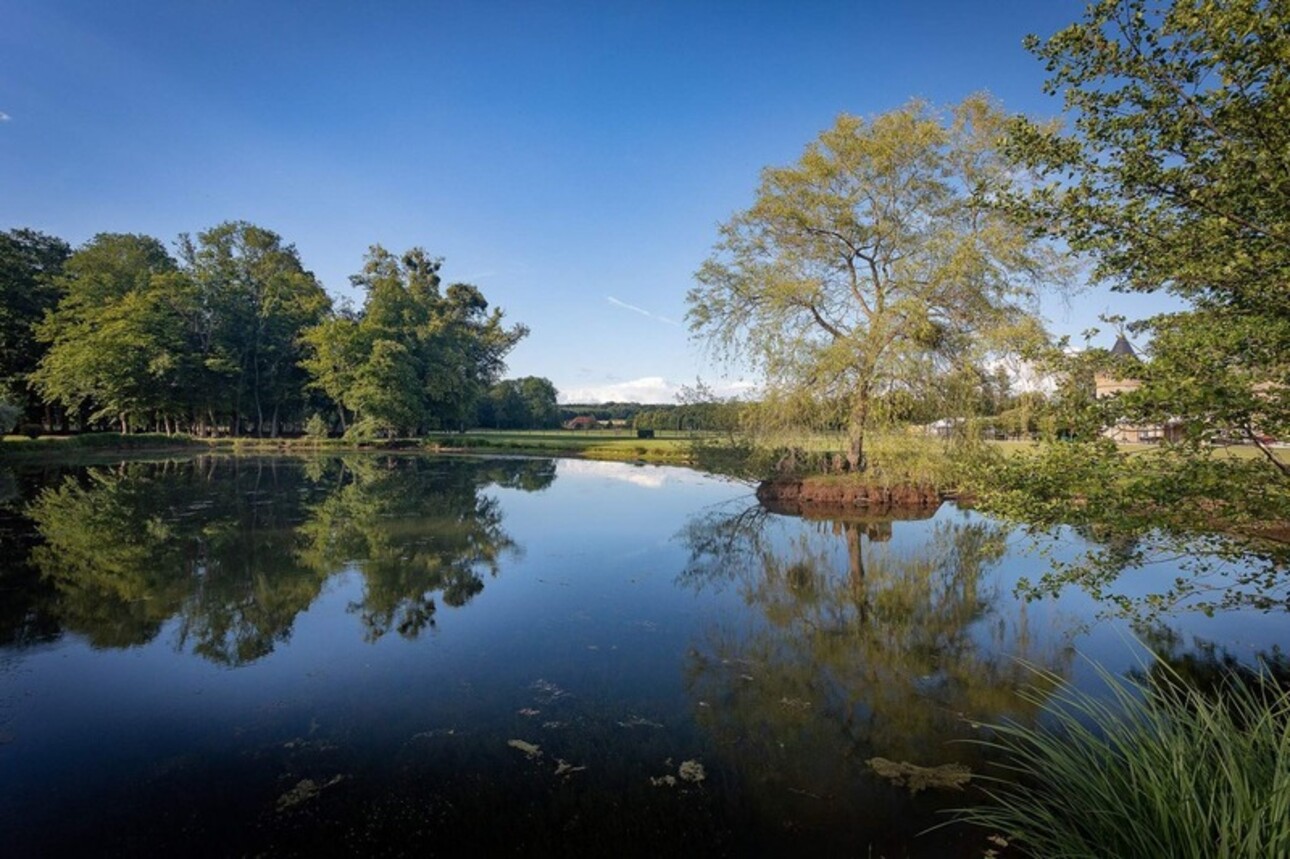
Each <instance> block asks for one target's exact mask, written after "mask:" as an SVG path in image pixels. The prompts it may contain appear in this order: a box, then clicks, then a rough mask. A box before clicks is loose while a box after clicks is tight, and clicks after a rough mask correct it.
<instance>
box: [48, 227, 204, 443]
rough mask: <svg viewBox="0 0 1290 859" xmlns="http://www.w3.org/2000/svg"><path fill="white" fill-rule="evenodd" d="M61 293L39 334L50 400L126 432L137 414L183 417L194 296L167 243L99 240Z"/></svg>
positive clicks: (67, 271) (78, 259)
mask: <svg viewBox="0 0 1290 859" xmlns="http://www.w3.org/2000/svg"><path fill="white" fill-rule="evenodd" d="M55 285H56V287H57V288H58V289H59V291H60V293H61V295H62V298H61V299H60V301H59V303H58V305H57V307H55V308H54V309H53V310H52V311H50V312H49V313H48V314H47V315H46V317H45V319H44V321H43V322H41V323H40V324H39V325H38V326H37V327H36V333H37V339H38V340H39V341H40V342H42V343H47V344H49V347H48V351H47V352H46V353H45V355H44V357H43V358H42V359H41V361H40V365H39V367H38V368H37V369H36V370H35V372H33V373H32V374H31V379H32V381H33V382H34V383H35V385H36V386H37V388H38V389H39V390H40V392H41V394H42V395H43V396H44V397H45V398H46V399H47V400H49V401H50V402H53V403H57V404H59V405H62V406H63V407H65V408H67V409H69V410H82V415H83V416H84V417H86V418H88V419H91V420H94V419H99V418H108V419H110V420H113V421H116V422H119V425H120V429H121V431H122V432H128V431H129V429H130V415H131V414H135V415H138V414H139V413H141V412H143V413H146V412H162V413H165V414H176V415H177V414H178V413H179V412H180V411H182V410H183V409H184V406H185V404H184V403H183V402H182V398H183V388H184V382H185V381H187V380H186V379H185V376H184V370H185V364H186V363H187V361H188V359H189V355H188V343H187V341H186V338H185V335H186V333H187V320H186V316H185V313H186V311H188V310H190V308H187V307H185V306H184V305H185V303H186V302H189V301H191V298H192V293H191V290H190V289H188V288H187V284H186V282H185V280H184V278H183V277H182V275H180V274H179V273H178V269H177V265H176V263H175V260H174V259H173V258H172V257H171V256H170V254H169V253H167V252H166V249H165V247H164V246H163V245H162V244H161V242H159V241H158V240H157V239H154V238H152V237H151V236H142V235H130V234H119V233H100V234H99V235H97V236H95V237H94V238H93V239H91V240H90V241H89V242H87V243H86V244H85V246H84V247H82V248H80V249H78V250H77V251H76V252H75V253H74V254H72V256H71V257H70V258H69V259H68V260H67V262H66V264H65V265H64V268H63V273H62V274H61V275H60V276H59V277H57V278H56V279H55ZM167 425H169V421H168V419H167Z"/></svg>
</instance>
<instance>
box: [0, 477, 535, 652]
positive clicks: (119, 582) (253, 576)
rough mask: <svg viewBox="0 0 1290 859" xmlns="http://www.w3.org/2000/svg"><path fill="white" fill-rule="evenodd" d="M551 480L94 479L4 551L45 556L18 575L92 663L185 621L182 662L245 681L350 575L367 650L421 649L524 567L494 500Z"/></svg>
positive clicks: (77, 485) (34, 515)
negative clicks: (389, 646) (102, 653)
mask: <svg viewBox="0 0 1290 859" xmlns="http://www.w3.org/2000/svg"><path fill="white" fill-rule="evenodd" d="M553 478H554V464H553V463H551V462H543V461H536V460H533V461H522V460H516V461H498V462H491V461H485V462H470V463H468V462H465V461H460V462H455V463H453V462H444V461H430V460H422V459H417V458H411V457H405V458H399V457H388V458H376V457H366V458H362V457H354V458H348V459H344V460H337V459H332V460H310V461H307V462H303V463H302V462H297V461H289V460H270V459H263V460H261V459H242V458H235V457H234V458H216V457H204V458H198V459H195V460H190V461H183V462H167V463H131V464H122V465H120V466H117V467H112V468H91V469H86V470H79V471H77V472H75V473H74V474H72V475H70V476H65V477H62V478H61V480H59V481H58V482H56V483H54V484H53V485H47V486H46V487H45V488H44V489H42V490H41V491H39V493H38V494H37V495H36V497H35V498H34V499H33V500H32V501H31V502H30V503H29V504H27V505H26V507H25V509H24V510H23V516H22V517H14V518H13V519H12V520H11V522H10V524H11V525H12V527H13V528H16V529H18V530H23V528H24V527H30V528H34V539H32V538H23V537H22V535H21V534H18V535H13V534H8V535H7V536H6V537H5V540H4V542H5V543H6V544H7V545H23V544H24V542H25V543H31V542H35V543H36V545H34V546H33V547H31V548H30V550H29V552H27V551H24V552H23V554H24V555H25V556H26V557H23V558H15V559H12V560H10V561H7V562H6V567H11V568H12V569H14V570H18V571H21V570H23V569H32V570H35V571H38V573H39V575H40V576H41V578H42V579H43V582H44V584H45V587H46V588H48V589H50V590H52V597H47V598H46V599H44V600H43V601H42V606H43V607H44V609H43V610H44V612H45V615H47V616H48V617H47V620H46V622H45V626H49V622H48V618H49V617H52V618H53V619H54V620H55V621H56V624H57V626H58V627H61V628H62V629H64V630H68V631H72V632H76V633H78V634H80V635H83V636H85V637H86V638H87V639H88V640H89V642H90V643H91V644H92V645H93V646H95V647H128V646H131V645H138V644H143V643H146V642H148V641H151V640H152V639H153V638H155V637H156V636H157V634H158V633H159V632H160V631H161V629H162V627H163V625H165V624H166V623H168V622H169V621H171V620H172V619H174V620H175V622H176V625H175V628H176V635H177V639H178V644H179V647H180V648H182V649H188V648H191V650H192V651H193V652H194V653H197V654H199V655H201V656H203V657H205V658H207V659H210V660H212V661H214V662H218V663H221V664H228V665H239V664H243V663H246V662H250V661H253V660H256V659H259V658H261V657H263V656H265V655H267V654H268V653H270V652H272V651H273V649H274V647H275V646H276V645H277V644H278V643H279V642H283V641H286V640H287V639H288V638H289V637H290V635H291V630H292V626H293V624H294V622H295V618H296V616H297V615H299V614H300V612H302V611H304V610H305V609H306V608H308V607H309V606H310V605H311V604H312V603H313V601H314V600H315V599H316V598H317V597H318V595H319V594H320V593H321V592H322V587H323V584H324V582H325V581H326V580H327V579H328V578H329V577H330V576H331V575H332V574H334V573H336V572H337V571H339V570H341V569H344V568H346V567H349V566H351V565H352V567H353V568H356V569H357V570H358V571H359V572H360V573H361V574H362V576H363V587H364V591H363V598H362V600H361V601H360V603H359V604H358V605H357V606H355V610H356V611H357V612H358V613H359V615H360V617H361V618H362V620H363V624H364V627H365V630H366V634H367V637H368V638H369V639H375V638H379V637H380V636H381V635H383V634H384V633H385V632H387V631H389V630H390V629H397V630H398V631H399V632H400V633H401V634H403V635H406V636H415V635H416V634H417V633H418V632H420V631H421V630H422V629H424V628H425V627H427V626H430V625H433V618H434V611H435V595H436V594H440V595H441V597H440V598H441V599H442V601H443V602H445V603H447V604H448V605H453V606H457V605H463V604H464V603H465V602H467V601H468V600H469V599H470V598H471V597H472V596H473V595H474V594H476V593H478V592H479V591H480V590H481V589H482V588H483V579H482V577H481V573H482V572H483V571H484V570H487V571H488V572H489V573H490V574H496V573H497V571H498V569H499V565H500V558H501V557H502V556H503V554H505V553H506V552H508V551H516V547H515V546H514V543H513V541H512V540H510V538H509V537H508V536H507V535H506V534H505V532H504V531H503V530H502V528H501V519H502V515H501V511H500V508H499V506H498V504H497V502H496V501H495V500H494V499H492V498H490V497H488V496H487V495H484V494H482V492H481V490H482V489H483V488H484V487H486V486H489V485H493V484H497V485H501V486H507V487H515V488H521V489H525V490H534V489H540V488H543V487H544V486H546V485H549V483H550V482H551V480H552V479H553ZM13 523H17V524H13ZM24 533H31V532H30V531H24ZM24 548H25V546H24ZM8 575H9V573H6V576H8ZM0 620H3V621H4V622H6V624H7V623H9V622H10V621H11V620H12V619H11V618H9V613H4V614H3V615H0ZM19 620H21V618H19ZM28 621H29V619H28ZM27 625H28V626H30V623H29V622H28V623H27ZM19 634H22V633H21V630H14V631H12V632H11V631H10V630H7V629H6V630H5V631H4V634H3V636H0V640H8V639H10V638H13V637H14V636H15V635H19Z"/></svg>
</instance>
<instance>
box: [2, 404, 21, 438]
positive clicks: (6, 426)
mask: <svg viewBox="0 0 1290 859" xmlns="http://www.w3.org/2000/svg"><path fill="white" fill-rule="evenodd" d="M20 417H22V409H20V408H18V407H17V406H15V405H13V404H12V403H6V402H5V401H4V400H0V435H4V434H5V433H8V432H12V431H13V428H14V427H16V426H17V425H18V418H20Z"/></svg>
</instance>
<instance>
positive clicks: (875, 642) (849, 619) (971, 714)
mask: <svg viewBox="0 0 1290 859" xmlns="http://www.w3.org/2000/svg"><path fill="white" fill-rule="evenodd" d="M921 515H922V516H923V517H926V516H928V515H930V514H929V513H927V512H923V513H922V514H921ZM893 523H896V524H895V525H893ZM893 530H898V531H899V532H900V534H901V535H902V537H916V538H918V539H921V541H922V542H921V544H919V545H917V546H915V547H914V548H902V546H905V545H906V544H907V543H908V542H909V540H905V539H902V540H901V541H899V543H897V541H893V540H892V535H893ZM682 536H683V539H684V541H685V543H686V544H687V545H688V547H689V549H690V553H691V554H690V563H689V564H688V566H687V568H686V570H685V571H684V573H683V574H682V580H683V581H684V582H686V583H687V584H689V585H690V586H691V587H694V588H696V589H702V588H707V587H716V586H721V585H722V584H731V585H734V586H735V587H737V588H738V590H739V593H740V594H741V595H742V597H743V598H744V600H745V601H746V602H747V603H748V604H749V605H751V606H754V607H756V608H757V609H759V610H760V612H759V618H760V619H759V620H758V621H755V622H753V623H751V624H750V625H749V626H748V627H747V628H738V627H733V626H729V625H717V626H714V627H713V628H712V629H711V630H710V631H709V633H708V635H707V636H706V638H705V640H704V641H703V642H702V643H701V644H700V645H699V646H697V647H695V648H694V649H693V650H692V652H691V654H690V657H689V662H688V667H687V683H688V686H689V689H690V693H691V695H692V696H693V698H694V699H695V701H696V705H697V712H698V718H699V720H700V721H701V723H702V724H703V725H704V726H705V727H706V728H707V729H708V730H710V731H711V732H712V733H713V734H714V735H715V736H716V738H717V739H718V741H719V742H720V743H722V744H724V745H726V746H728V748H729V749H730V754H731V756H732V759H733V760H734V761H735V762H736V764H737V766H738V767H739V768H740V769H741V770H743V771H745V772H746V773H747V774H749V775H751V776H752V777H754V778H755V779H757V780H758V781H762V782H767V783H773V784H778V785H780V786H782V787H784V788H786V789H787V790H788V791H790V792H793V791H796V792H805V793H810V794H828V795H836V796H856V795H858V793H857V791H859V792H860V793H863V792H864V787H863V786H864V784H868V786H869V789H870V790H872V788H873V783H872V781H868V782H866V781H865V779H866V778H868V777H867V776H863V775H862V774H863V773H864V767H863V765H862V763H861V762H863V761H865V760H866V759H868V758H871V757H885V758H889V759H892V760H896V761H910V762H912V763H917V764H921V765H936V764H941V763H946V762H950V761H954V762H958V763H966V764H969V765H972V766H976V765H978V764H979V762H977V761H975V760H974V759H975V758H976V757H977V755H978V754H979V749H978V748H977V747H976V746H973V745H969V744H962V743H956V744H952V745H950V744H949V742H950V741H951V740H956V739H963V738H968V737H971V736H973V735H974V733H975V732H974V730H973V728H972V727H971V724H972V722H974V721H978V720H979V721H997V720H999V719H1001V718H1013V719H1020V720H1023V721H1024V720H1029V719H1030V718H1032V717H1033V716H1034V715H1035V708H1034V706H1033V705H1031V704H1027V703H1026V702H1025V701H1024V700H1022V699H1021V698H1020V697H1018V695H1017V692H1018V691H1019V690H1020V689H1021V688H1023V687H1032V686H1033V685H1034V683H1035V682H1036V680H1037V676H1036V675H1035V674H1034V673H1033V672H1032V671H1031V670H1030V669H1029V668H1027V667H1026V666H1025V665H1024V664H1022V662H1021V661H1019V660H1018V659H1017V657H1021V658H1022V659H1024V660H1026V661H1027V662H1029V663H1031V664H1033V665H1038V666H1041V667H1045V668H1048V669H1049V670H1052V671H1054V672H1056V673H1058V674H1065V673H1067V672H1068V670H1069V659H1070V650H1069V648H1068V647H1067V646H1066V645H1065V644H1064V643H1057V642H1053V643H1049V642H1052V639H1049V638H1046V637H1045V636H1042V635H1034V634H1032V630H1031V628H1030V625H1029V622H1028V618H1027V614H1026V609H1025V606H1024V605H1023V606H1021V607H1020V608H1019V609H1018V612H1017V613H1016V614H1015V615H1013V616H1005V615H1003V614H1002V613H1000V612H999V611H998V610H997V609H996V607H995V602H996V599H997V594H996V591H995V588H994V587H993V586H992V584H991V578H992V577H991V576H990V575H989V572H990V571H991V569H992V568H993V567H994V566H995V565H996V564H998V562H999V561H1000V559H1001V558H1003V556H1004V554H1005V551H1006V541H1005V537H1006V532H1005V531H1004V530H1003V529H1001V528H999V527H997V526H996V525H994V524H992V523H989V522H986V521H983V520H980V519H962V520H944V519H937V520H932V521H927V522H923V523H913V522H910V523H909V524H908V525H907V526H905V527H902V526H901V524H899V520H897V519H895V518H894V517H885V518H879V517H875V518H867V519H866V518H848V519H836V520H829V521H817V522H814V523H811V522H805V523H803V522H800V521H799V520H796V519H787V518H785V517H779V516H774V515H772V514H770V513H768V512H767V511H764V510H761V509H760V508H751V509H748V510H744V511H741V512H739V513H736V514H734V515H720V514H717V515H708V516H705V517H702V518H699V519H696V520H695V521H693V522H692V523H691V524H690V525H689V526H688V527H687V528H686V530H685V531H684V532H683V535H682Z"/></svg>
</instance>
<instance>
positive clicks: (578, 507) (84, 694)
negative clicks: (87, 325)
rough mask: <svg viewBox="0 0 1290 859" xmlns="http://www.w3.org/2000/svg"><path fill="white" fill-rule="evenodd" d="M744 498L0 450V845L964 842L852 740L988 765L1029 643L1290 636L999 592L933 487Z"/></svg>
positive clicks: (1003, 549)
mask: <svg viewBox="0 0 1290 859" xmlns="http://www.w3.org/2000/svg"><path fill="white" fill-rule="evenodd" d="M754 505H755V502H754V501H753V499H752V497H751V493H750V492H749V490H748V489H747V488H746V487H743V486H740V485H737V484H733V483H728V482H724V481H721V480H717V479H713V478H709V477H705V476H702V475H699V474H696V473H694V472H690V471H686V470H682V469H671V468H658V467H635V466H631V465H626V464H619V463H604V464H601V463H591V462H581V461H570V460H535V459H432V458H414V457H406V458H396V457H376V456H369V457H354V458H346V459H320V460H310V461H300V460H283V459H280V460H273V459H234V458H202V459H196V460H187V461H175V462H167V463H134V464H128V465H121V466H114V467H111V468H104V467H96V468H90V469H76V468H59V469H49V468H45V469H26V470H23V469H19V470H17V471H13V472H7V473H0V845H3V847H0V852H3V853H4V854H5V855H8V856H26V855H85V854H94V855H105V854H106V855H131V856H135V855H154V854H159V853H172V854H178V855H194V854H196V855H248V854H250V855H256V854H272V855H310V854H312V855H318V854H336V853H349V854H364V855H405V854H406V855H413V854H420V855H424V854H431V855H434V854H443V855H455V854H463V853H471V854H482V855H491V854H493V853H523V854H525V855H540V854H556V853H558V854H562V855H674V854H681V853H684V854H691V855H722V854H727V855H785V854H789V853H792V854H806V855H810V854H812V853H813V854H815V855H830V856H831V855H859V856H866V855H872V856H891V857H895V856H906V855H913V856H920V855H926V856H941V855H963V856H979V855H981V852H982V842H981V841H980V838H979V836H978V835H976V834H974V833H970V832H963V831H960V830H958V829H954V828H947V829H941V830H938V831H936V832H934V833H932V834H929V835H923V836H919V835H918V833H920V832H922V831H923V830H925V829H926V828H927V827H929V826H930V825H932V824H935V823H938V822H941V821H942V820H943V819H944V815H943V814H942V813H940V810H942V809H945V808H948V807H954V806H959V805H963V804H965V803H968V802H971V801H973V799H972V798H973V796H974V793H973V789H972V788H971V787H969V789H968V790H967V791H965V792H951V791H936V790H929V791H925V792H922V793H919V794H917V795H911V794H910V792H909V791H908V790H907V789H905V788H902V787H899V786H896V785H893V784H892V783H890V782H889V781H887V780H884V779H883V778H881V777H880V776H878V775H877V774H876V773H875V772H874V771H873V769H872V768H871V767H870V765H869V764H867V763H866V762H867V761H869V760H870V759H872V758H875V757H882V758H886V759H889V760H892V761H909V762H912V763H916V764H920V765H929V766H930V765H938V764H944V763H950V762H954V763H960V764H963V765H966V766H968V767H970V768H972V770H973V771H976V772H980V771H982V770H985V771H989V769H990V764H989V762H988V761H987V760H986V759H984V758H983V752H982V750H981V749H980V748H979V747H976V746H974V745H971V744H967V743H962V742H956V741H958V740H964V739H970V738H974V737H980V736H982V729H981V728H980V727H979V723H980V722H982V721H993V720H999V719H1003V718H1012V719H1017V720H1021V721H1028V720H1031V719H1033V718H1034V717H1035V712H1034V707H1033V706H1032V705H1028V704H1026V703H1024V702H1023V701H1022V700H1021V699H1020V698H1019V697H1018V696H1017V694H1016V693H1017V690H1018V689H1019V688H1021V687H1023V686H1025V685H1026V684H1029V683H1031V682H1033V680H1034V675H1032V674H1031V673H1029V671H1028V669H1027V668H1026V667H1024V666H1023V664H1022V663H1021V662H1020V661H1019V659H1024V660H1026V661H1027V662H1029V663H1031V664H1033V665H1037V666H1040V667H1043V668H1046V669H1049V670H1052V671H1054V672H1056V673H1058V674H1059V675H1062V676H1063V677H1065V678H1067V679H1069V680H1071V681H1073V682H1074V683H1076V684H1077V685H1080V686H1083V687H1085V688H1095V687H1096V684H1097V682H1098V681H1097V679H1096V675H1095V670H1094V668H1093V663H1094V662H1097V663H1100V664H1102V665H1105V666H1106V667H1108V668H1110V669H1111V670H1112V671H1115V672H1117V673H1123V672H1126V671H1131V670H1139V669H1141V667H1142V665H1143V664H1144V663H1143V659H1144V658H1145V657H1144V654H1145V653H1146V652H1147V649H1148V648H1151V649H1154V650H1156V651H1157V652H1159V653H1161V654H1162V655H1163V656H1165V657H1166V658H1167V659H1169V660H1171V661H1174V662H1175V663H1176V664H1180V665H1185V666H1187V668H1188V670H1189V671H1191V672H1193V673H1196V672H1203V671H1206V670H1218V669H1219V668H1220V667H1221V666H1222V665H1223V664H1224V663H1225V662H1228V661H1232V660H1235V661H1238V662H1244V663H1249V662H1251V661H1252V660H1254V659H1255V658H1256V657H1257V656H1258V655H1259V654H1269V653H1272V652H1273V650H1274V648H1275V647H1276V646H1277V645H1280V644H1284V643H1285V642H1286V641H1287V639H1290V630H1288V629H1287V628H1286V624H1285V623H1284V618H1283V616H1277V615H1262V614H1254V613H1242V614H1236V613H1233V614H1227V615H1221V616H1219V617H1216V618H1205V617H1203V616H1199V615H1196V616H1191V615H1185V614H1184V615H1177V616H1173V617H1169V618H1166V619H1165V622H1164V623H1163V624H1157V625H1154V626H1152V627H1150V628H1139V629H1137V630H1136V634H1137V635H1138V636H1139V637H1140V638H1141V640H1138V639H1135V638H1133V637H1132V635H1131V633H1130V631H1129V628H1128V626H1127V625H1126V624H1124V623H1122V622H1118V621H1116V622H1112V621H1105V620H1097V619H1096V615H1097V611H1098V608H1099V606H1098V605H1097V604H1096V603H1094V602H1093V601H1092V600H1090V599H1089V598H1087V597H1085V596H1083V595H1081V594H1078V593H1067V594H1064V595H1063V596H1062V597H1060V598H1058V599H1052V600H1048V601H1041V602H1034V603H1021V602H1018V601H1016V600H1015V599H1014V598H1013V596H1012V586H1013V583H1014V582H1015V581H1016V579H1017V577H1018V576H1022V575H1033V574H1034V573H1035V572H1036V570H1037V569H1038V568H1039V567H1041V565H1043V564H1044V563H1046V561H1044V560H1042V559H1040V558H1038V557H1036V556H1035V555H1034V553H1033V552H1031V551H1028V547H1029V545H1030V542H1031V541H1030V539H1029V538H1026V537H1024V536H1022V535H1020V534H1018V533H1014V532H1011V531H1009V530H1008V529H1007V528H1005V527H1003V526H1001V525H999V524H997V523H995V522H993V521H991V520H990V519H988V518H986V517H984V516H981V515H978V514H974V513H971V512H967V511H960V510H957V509H955V508H954V507H953V506H949V505H947V506H945V507H943V508H942V509H941V510H940V511H938V512H937V513H936V514H935V515H931V516H928V517H927V518H923V519H913V520H896V521H892V520H890V519H886V520H884V519H877V518H875V519H868V520H865V519H852V520H849V521H804V520H801V519H797V518H791V517H783V516H777V515H772V514H768V513H766V512H764V511H762V510H760V509H758V508H756V507H755V506H754ZM1078 549H1079V540H1078V539H1076V538H1074V537H1071V536H1069V535H1067V536H1065V537H1064V538H1063V541H1059V542H1058V543H1056V544H1054V551H1055V554H1056V556H1057V557H1061V556H1062V555H1063V553H1067V554H1072V553H1075V552H1077V551H1078ZM1176 574H1177V571H1176V570H1173V569H1169V568H1167V567H1166V568H1161V569H1155V570H1149V571H1143V572H1141V573H1138V574H1135V578H1133V579H1132V586H1133V587H1137V588H1142V587H1147V586H1149V584H1150V580H1151V578H1152V577H1156V576H1159V577H1162V578H1163V579H1165V580H1168V579H1171V578H1172V577H1173V576H1174V575H1176Z"/></svg>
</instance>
